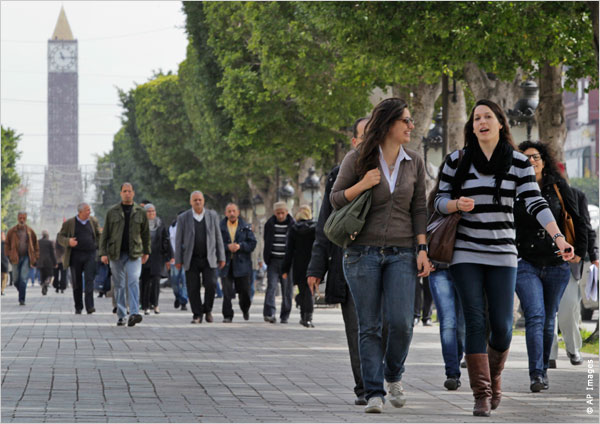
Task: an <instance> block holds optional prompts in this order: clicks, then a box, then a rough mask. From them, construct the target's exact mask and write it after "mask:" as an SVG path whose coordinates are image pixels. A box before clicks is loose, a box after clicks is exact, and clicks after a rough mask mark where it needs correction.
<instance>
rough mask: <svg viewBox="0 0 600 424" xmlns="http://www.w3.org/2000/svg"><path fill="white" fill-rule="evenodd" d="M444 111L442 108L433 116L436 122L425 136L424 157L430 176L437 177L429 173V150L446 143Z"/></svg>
mask: <svg viewBox="0 0 600 424" xmlns="http://www.w3.org/2000/svg"><path fill="white" fill-rule="evenodd" d="M442 116H443V113H442V108H440V111H439V112H438V114H437V115H436V116H435V118H433V121H434V122H435V124H434V125H433V127H431V128H430V129H429V132H428V133H427V136H426V137H423V159H424V160H425V171H426V172H427V175H429V178H435V177H434V176H433V175H431V174H430V173H429V167H428V166H427V150H429V149H439V148H441V147H443V145H444V127H443V118H442Z"/></svg>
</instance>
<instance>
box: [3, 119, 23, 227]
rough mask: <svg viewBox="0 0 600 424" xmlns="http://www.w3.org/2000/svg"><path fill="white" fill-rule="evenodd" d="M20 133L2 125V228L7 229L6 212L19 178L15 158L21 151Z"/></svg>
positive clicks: (19, 180) (17, 157)
mask: <svg viewBox="0 0 600 424" xmlns="http://www.w3.org/2000/svg"><path fill="white" fill-rule="evenodd" d="M20 139H21V134H17V133H16V132H15V130H13V129H11V128H4V126H2V230H3V231H4V230H6V229H7V221H6V218H7V213H8V211H9V205H10V200H11V194H12V191H13V189H14V188H15V187H17V186H18V185H19V184H20V182H21V179H20V178H19V174H17V170H16V165H17V159H19V157H20V156H21V153H20V152H19V151H18V150H17V147H18V144H19V140H20ZM15 218H16V217H15Z"/></svg>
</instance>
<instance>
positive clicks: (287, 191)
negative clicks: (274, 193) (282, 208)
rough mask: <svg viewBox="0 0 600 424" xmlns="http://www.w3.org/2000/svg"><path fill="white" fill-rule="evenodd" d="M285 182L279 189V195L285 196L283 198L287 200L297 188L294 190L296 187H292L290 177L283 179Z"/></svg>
mask: <svg viewBox="0 0 600 424" xmlns="http://www.w3.org/2000/svg"><path fill="white" fill-rule="evenodd" d="M283 183H284V184H283V185H282V186H281V188H280V189H279V195H280V196H281V197H283V200H285V201H286V202H287V200H288V199H289V198H290V197H292V196H293V195H294V193H295V192H296V190H294V187H292V185H291V184H290V179H289V178H286V179H285V180H283Z"/></svg>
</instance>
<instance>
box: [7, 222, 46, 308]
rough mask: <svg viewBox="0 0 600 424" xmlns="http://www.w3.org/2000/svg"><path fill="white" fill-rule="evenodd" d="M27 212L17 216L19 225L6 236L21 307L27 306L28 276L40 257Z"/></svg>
mask: <svg viewBox="0 0 600 424" xmlns="http://www.w3.org/2000/svg"><path fill="white" fill-rule="evenodd" d="M26 222H27V212H19V213H18V214H17V225H15V226H14V227H12V228H11V229H10V230H8V233H7V234H6V242H5V246H4V248H5V251H6V256H8V259H9V260H10V263H11V264H12V272H13V275H12V280H13V284H14V285H15V286H16V288H17V290H19V305H21V306H24V305H25V293H26V291H27V275H28V274H29V271H30V269H31V267H34V266H35V265H36V262H37V260H38V257H39V255H40V247H39V245H38V241H37V237H36V235H35V231H33V230H32V229H31V228H30V227H29V226H28V225H27V224H26Z"/></svg>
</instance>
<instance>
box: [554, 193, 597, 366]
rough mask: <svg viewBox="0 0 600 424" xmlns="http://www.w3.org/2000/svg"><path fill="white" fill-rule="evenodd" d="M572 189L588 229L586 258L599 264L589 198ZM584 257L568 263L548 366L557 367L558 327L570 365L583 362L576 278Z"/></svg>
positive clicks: (579, 295)
mask: <svg viewBox="0 0 600 424" xmlns="http://www.w3.org/2000/svg"><path fill="white" fill-rule="evenodd" d="M571 192H572V193H573V196H574V197H575V199H576V201H577V208H578V210H579V215H580V216H581V217H582V219H583V221H584V222H585V226H586V229H587V236H588V237H587V254H588V255H589V261H590V262H592V263H593V264H595V265H596V266H598V246H596V232H595V231H594V229H593V228H592V225H591V222H590V214H589V212H588V201H587V199H586V197H585V194H584V193H583V192H582V191H581V190H579V189H576V188H574V187H571ZM585 259H586V258H581V261H579V262H578V263H571V279H570V280H569V284H568V285H567V288H566V289H565V291H564V293H563V296H562V298H561V300H560V304H559V306H558V325H556V326H555V327H554V342H553V343H552V350H551V351H550V361H549V366H550V368H556V358H557V356H558V337H557V327H558V328H560V332H561V333H562V337H563V340H564V342H565V349H566V351H567V356H568V357H569V360H570V361H571V364H572V365H581V364H583V358H582V357H581V353H580V352H579V349H581V345H582V340H581V333H580V332H579V315H580V304H581V291H580V290H579V280H581V277H582V275H583V270H584V262H585Z"/></svg>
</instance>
